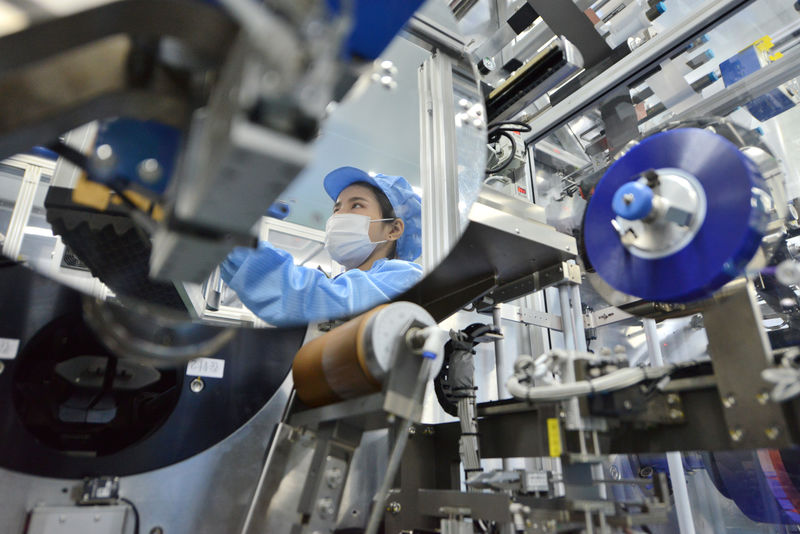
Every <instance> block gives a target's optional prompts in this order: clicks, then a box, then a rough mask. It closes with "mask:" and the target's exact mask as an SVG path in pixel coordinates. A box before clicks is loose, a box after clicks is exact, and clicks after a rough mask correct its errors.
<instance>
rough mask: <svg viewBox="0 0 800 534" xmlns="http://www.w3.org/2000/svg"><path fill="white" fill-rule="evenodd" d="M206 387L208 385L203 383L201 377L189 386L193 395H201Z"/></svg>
mask: <svg viewBox="0 0 800 534" xmlns="http://www.w3.org/2000/svg"><path fill="white" fill-rule="evenodd" d="M205 387H206V383H205V382H203V379H202V378H200V377H199V376H198V377H197V378H195V379H194V380H192V382H191V383H190V384H189V389H191V390H192V393H200V392H201V391H203V388H205Z"/></svg>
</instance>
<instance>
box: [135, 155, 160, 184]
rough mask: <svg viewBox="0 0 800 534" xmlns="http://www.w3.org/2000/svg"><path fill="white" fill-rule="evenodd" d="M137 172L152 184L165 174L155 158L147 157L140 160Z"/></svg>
mask: <svg viewBox="0 0 800 534" xmlns="http://www.w3.org/2000/svg"><path fill="white" fill-rule="evenodd" d="M136 172H137V173H138V174H139V178H141V179H142V180H143V181H145V182H147V183H150V184H152V183H155V182H157V181H159V180H160V179H161V176H163V174H164V173H163V171H162V170H161V165H160V164H159V163H158V160H157V159H155V158H147V159H145V160H142V161H141V162H139V165H137V166H136Z"/></svg>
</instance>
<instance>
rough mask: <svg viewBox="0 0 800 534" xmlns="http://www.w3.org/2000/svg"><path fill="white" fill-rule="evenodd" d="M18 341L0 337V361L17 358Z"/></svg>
mask: <svg viewBox="0 0 800 534" xmlns="http://www.w3.org/2000/svg"><path fill="white" fill-rule="evenodd" d="M17 350H19V339H11V338H7V337H0V360H13V359H14V358H16V357H17Z"/></svg>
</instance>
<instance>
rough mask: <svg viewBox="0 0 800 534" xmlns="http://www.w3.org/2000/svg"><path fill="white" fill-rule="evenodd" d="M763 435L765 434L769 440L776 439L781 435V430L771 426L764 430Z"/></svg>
mask: <svg viewBox="0 0 800 534" xmlns="http://www.w3.org/2000/svg"><path fill="white" fill-rule="evenodd" d="M764 434H766V435H767V437H768V438H769V439H778V436H780V434H781V429H780V428H778V427H777V426H771V427H769V428H767V429H766V430H764Z"/></svg>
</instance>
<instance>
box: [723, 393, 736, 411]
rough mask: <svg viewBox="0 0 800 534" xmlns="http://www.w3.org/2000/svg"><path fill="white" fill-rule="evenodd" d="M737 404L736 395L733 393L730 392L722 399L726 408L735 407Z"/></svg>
mask: <svg viewBox="0 0 800 534" xmlns="http://www.w3.org/2000/svg"><path fill="white" fill-rule="evenodd" d="M735 404H736V397H734V396H733V394H732V393H728V394H727V395H725V397H724V398H723V399H722V405H723V406H725V407H726V408H733V406H734V405H735Z"/></svg>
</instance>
